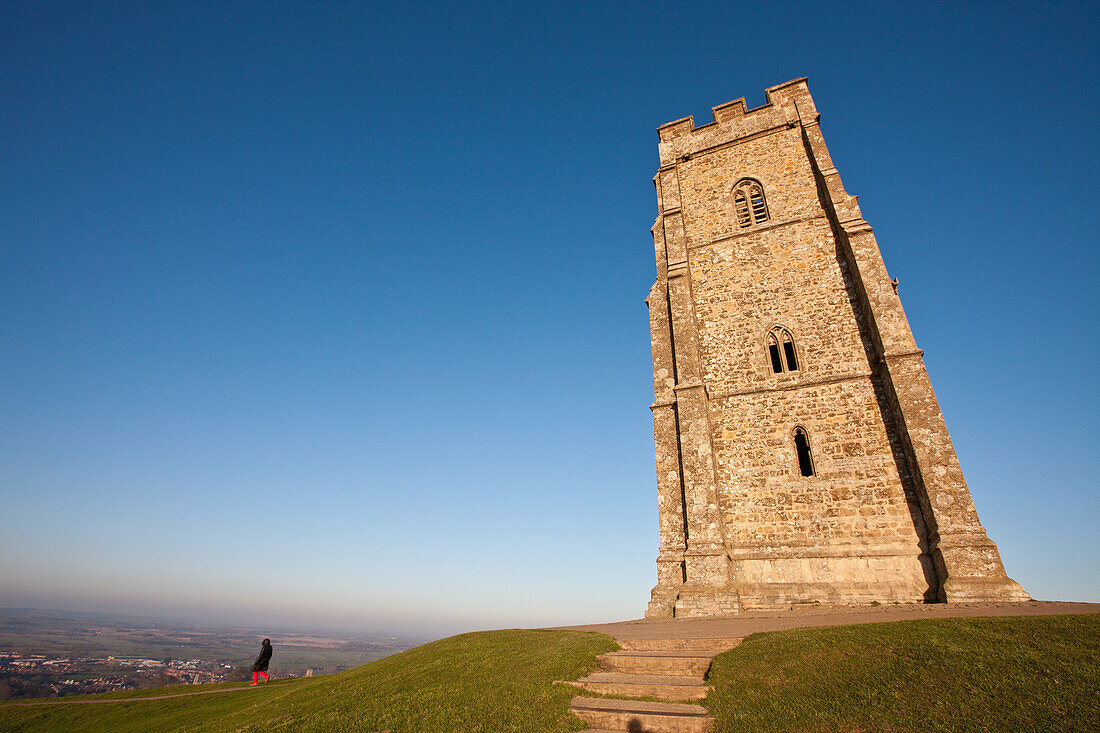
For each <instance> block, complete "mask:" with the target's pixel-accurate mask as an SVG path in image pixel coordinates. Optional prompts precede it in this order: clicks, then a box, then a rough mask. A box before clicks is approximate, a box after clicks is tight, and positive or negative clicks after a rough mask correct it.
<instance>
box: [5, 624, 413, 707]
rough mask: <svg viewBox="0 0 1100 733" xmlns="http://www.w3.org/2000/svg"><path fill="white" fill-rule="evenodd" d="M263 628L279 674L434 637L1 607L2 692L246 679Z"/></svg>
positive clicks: (335, 666) (350, 663)
mask: <svg viewBox="0 0 1100 733" xmlns="http://www.w3.org/2000/svg"><path fill="white" fill-rule="evenodd" d="M265 636H267V637H270V638H271V640H272V644H273V645H274V647H275V655H274V656H273V657H272V661H271V668H270V671H271V673H272V674H273V676H274V677H276V678H279V677H311V676H314V675H322V674H332V673H334V672H340V671H343V670H345V669H350V668H352V667H357V666H359V665H361V664H366V663H368V662H371V661H374V660H376V659H381V658H382V657H385V656H389V655H390V654H395V653H397V652H400V651H404V650H405V649H409V648H412V647H414V646H417V645H419V644H421V643H423V642H424V641H426V639H418V638H406V637H397V636H371V635H336V634H328V635H323V634H311V633H302V632H290V631H285V630H284V631H282V632H281V633H279V632H277V631H275V630H263V631H260V630H254V629H239V628H238V629H221V628H214V627H186V626H171V625H166V624H163V623H154V622H150V621H148V620H142V619H135V618H129V617H118V616H110V615H103V614H82V613H74V612H62V611H40V610H36V609H0V700H24V699H30V698H36V697H57V696H64V695H87V694H92V693H100V692H115V691H118V690H136V689H148V688H154V687H165V686H168V685H198V684H210V683H215V682H228V681H234V680H241V681H243V680H245V679H247V678H248V675H249V672H248V670H249V668H250V667H251V664H252V661H253V659H254V658H255V656H256V654H257V653H258V652H259V647H260V640H261V639H262V638H264V637H265Z"/></svg>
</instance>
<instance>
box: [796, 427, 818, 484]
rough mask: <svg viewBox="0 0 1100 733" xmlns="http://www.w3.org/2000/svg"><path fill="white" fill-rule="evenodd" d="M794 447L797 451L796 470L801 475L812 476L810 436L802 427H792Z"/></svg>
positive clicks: (812, 463)
mask: <svg viewBox="0 0 1100 733" xmlns="http://www.w3.org/2000/svg"><path fill="white" fill-rule="evenodd" d="M794 448H795V452H797V453H798V470H799V471H800V472H801V473H802V475H803V476H814V475H816V474H815V472H814V457H813V454H812V453H811V452H810V438H809V436H807V435H806V431H805V430H803V429H802V428H795V429H794Z"/></svg>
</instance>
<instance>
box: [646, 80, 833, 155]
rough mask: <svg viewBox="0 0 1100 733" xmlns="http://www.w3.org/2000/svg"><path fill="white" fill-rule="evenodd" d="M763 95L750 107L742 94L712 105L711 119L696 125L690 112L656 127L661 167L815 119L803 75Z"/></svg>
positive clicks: (812, 103)
mask: <svg viewBox="0 0 1100 733" xmlns="http://www.w3.org/2000/svg"><path fill="white" fill-rule="evenodd" d="M764 94H765V96H766V98H767V100H768V101H767V102H765V103H764V104H762V105H760V106H759V107H754V108H752V109H747V108H746V106H745V98H744V97H741V98H740V99H735V100H733V101H732V102H726V103H725V104H720V105H718V106H717V107H712V108H711V114H712V115H713V117H714V120H713V122H708V123H706V124H704V125H700V126H699V127H696V126H695V118H694V117H693V116H691V115H689V116H687V117H683V118H681V119H679V120H675V121H673V122H668V123H666V124H664V125H661V126H660V127H658V128H657V134H658V136H659V138H660V144H659V146H658V148H659V153H660V159H661V166H662V167H664V166H668V165H673V164H675V163H676V162H678V161H679V160H681V159H683V158H684V157H685V156H686V157H689V158H690V157H691V156H692V155H697V154H699V153H701V152H704V151H706V150H707V149H709V148H712V147H715V146H718V145H722V144H725V143H732V142H735V141H737V140H740V139H742V138H748V137H752V136H753V135H758V134H760V133H763V132H767V131H769V130H773V129H776V128H783V127H794V126H795V125H797V124H799V123H803V124H809V123H812V122H816V121H817V118H818V114H817V107H815V106H814V100H813V97H811V96H810V89H809V87H808V86H807V84H806V77H802V78H800V79H793V80H791V81H788V82H786V83H783V84H778V85H776V86H774V87H769V88H768V89H766V90H765V91H764Z"/></svg>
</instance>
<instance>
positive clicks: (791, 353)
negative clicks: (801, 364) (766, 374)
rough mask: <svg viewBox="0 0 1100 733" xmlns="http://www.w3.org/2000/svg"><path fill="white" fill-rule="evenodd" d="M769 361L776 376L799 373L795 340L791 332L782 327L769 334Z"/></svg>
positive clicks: (777, 327)
mask: <svg viewBox="0 0 1100 733" xmlns="http://www.w3.org/2000/svg"><path fill="white" fill-rule="evenodd" d="M768 359H769V361H770V362H771V365H772V372H773V373H774V374H782V373H783V372H796V371H798V357H797V356H796V355H795V348H794V338H793V337H792V336H791V332H790V331H788V330H787V329H785V328H783V327H782V326H776V327H775V328H773V329H772V330H771V331H769V332H768Z"/></svg>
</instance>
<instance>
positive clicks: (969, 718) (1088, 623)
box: [705, 615, 1100, 733]
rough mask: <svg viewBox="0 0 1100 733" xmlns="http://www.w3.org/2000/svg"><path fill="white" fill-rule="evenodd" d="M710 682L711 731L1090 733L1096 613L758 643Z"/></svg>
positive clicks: (736, 654)
mask: <svg viewBox="0 0 1100 733" xmlns="http://www.w3.org/2000/svg"><path fill="white" fill-rule="evenodd" d="M710 683H711V684H712V685H714V689H713V690H711V693H710V695H709V696H708V697H707V699H706V702H705V704H706V706H707V707H708V708H709V709H710V711H711V712H712V713H714V715H715V717H716V719H717V720H716V723H715V726H714V733H733V732H735V731H753V732H756V731H802V732H807V731H822V732H824V731H829V732H830V733H832V732H836V731H849V732H852V731H922V732H923V731H1013V732H1015V731H1086V730H1088V731H1095V730H1100V702H1098V701H1100V615H1082V616H1030V617H1009V618H982V619H944V620H926V621H905V622H897V623H885V624H873V625H861V626H838V627H832V628H820V629H798V630H793V631H782V632H775V633H769V634H758V635H755V636H751V637H749V638H748V639H746V640H745V641H744V642H743V643H742V644H741V646H739V647H737V648H736V649H733V650H731V651H729V652H726V653H725V654H722V655H720V656H718V657H717V658H715V660H714V664H713V666H712V667H711V673H710Z"/></svg>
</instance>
